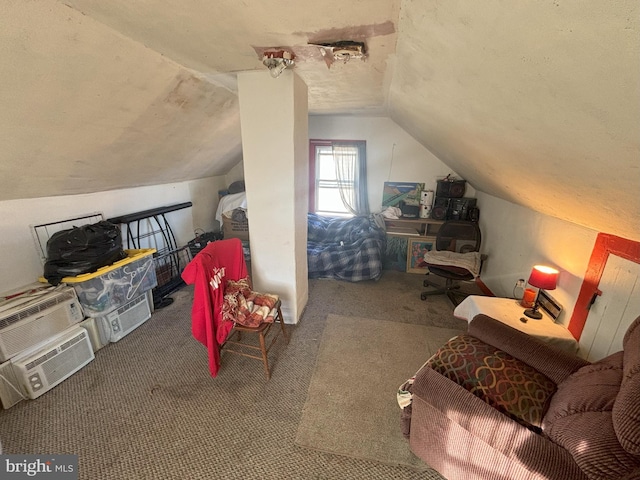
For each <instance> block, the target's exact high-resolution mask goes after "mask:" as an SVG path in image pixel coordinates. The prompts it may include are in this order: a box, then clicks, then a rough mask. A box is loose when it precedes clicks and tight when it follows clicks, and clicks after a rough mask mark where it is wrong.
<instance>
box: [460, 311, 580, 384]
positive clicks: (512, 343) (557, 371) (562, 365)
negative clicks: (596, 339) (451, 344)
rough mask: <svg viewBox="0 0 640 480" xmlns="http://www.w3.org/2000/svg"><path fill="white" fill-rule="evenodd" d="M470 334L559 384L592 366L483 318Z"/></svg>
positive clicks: (479, 317) (474, 323)
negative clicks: (573, 374)
mask: <svg viewBox="0 0 640 480" xmlns="http://www.w3.org/2000/svg"><path fill="white" fill-rule="evenodd" d="M468 333H469V335H472V336H474V337H476V338H477V339H479V340H482V341H483V342H485V343H488V344H489V345H492V346H494V347H496V348H499V349H500V350H502V351H504V352H507V353H508V354H509V355H511V356H513V357H515V358H517V359H518V360H521V361H523V362H524V363H526V364H527V365H530V366H532V367H533V368H535V369H536V370H538V371H539V372H541V373H543V374H545V375H546V376H547V377H549V378H550V379H551V380H553V381H554V382H555V383H556V384H559V383H561V382H562V381H563V380H564V379H565V378H567V377H568V376H569V375H571V374H572V373H573V372H575V371H576V370H578V369H579V368H581V367H584V366H585V365H589V363H590V362H588V361H586V360H584V359H582V358H580V357H578V356H576V355H571V354H569V353H567V352H563V351H562V350H559V349H557V348H555V347H553V346H551V345H547V344H546V343H544V342H543V341H542V340H539V339H537V338H535V337H532V336H530V335H527V334H526V333H524V332H521V331H519V330H516V329H515V328H513V327H510V326H509V325H506V324H504V323H502V322H500V321H498V320H496V319H494V318H491V317H489V316H487V315H483V314H480V315H476V316H475V317H474V318H473V320H471V323H470V324H469V330H468Z"/></svg>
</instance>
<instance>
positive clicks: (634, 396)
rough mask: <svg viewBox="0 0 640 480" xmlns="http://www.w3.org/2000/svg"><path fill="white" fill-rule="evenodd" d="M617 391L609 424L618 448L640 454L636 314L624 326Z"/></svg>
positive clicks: (638, 321) (639, 329)
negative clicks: (632, 319)
mask: <svg viewBox="0 0 640 480" xmlns="http://www.w3.org/2000/svg"><path fill="white" fill-rule="evenodd" d="M623 348H624V357H623V372H622V382H621V386H620V392H619V393H618V396H617V397H616V401H615V403H614V405H613V427H614V428H615V431H616V434H617V435H618V440H619V441H620V444H621V445H622V447H623V448H624V449H625V450H626V451H627V452H629V453H633V454H634V455H640V317H638V318H637V319H636V320H635V321H634V322H633V323H632V324H631V325H630V326H629V328H628V329H627V333H626V334H625V336H624V340H623Z"/></svg>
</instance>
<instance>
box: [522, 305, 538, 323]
mask: <svg viewBox="0 0 640 480" xmlns="http://www.w3.org/2000/svg"><path fill="white" fill-rule="evenodd" d="M524 314H525V315H526V316H527V317H529V318H533V319H535V320H540V319H541V318H542V314H541V313H540V312H539V311H538V309H537V308H527V309H526V310H525V311H524Z"/></svg>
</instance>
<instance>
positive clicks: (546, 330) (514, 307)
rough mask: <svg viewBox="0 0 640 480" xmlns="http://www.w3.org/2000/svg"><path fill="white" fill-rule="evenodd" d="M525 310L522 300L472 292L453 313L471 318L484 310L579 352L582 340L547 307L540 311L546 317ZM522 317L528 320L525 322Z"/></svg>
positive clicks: (522, 328)
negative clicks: (556, 320) (539, 316)
mask: <svg viewBox="0 0 640 480" xmlns="http://www.w3.org/2000/svg"><path fill="white" fill-rule="evenodd" d="M524 310H525V308H524V307H522V306H521V305H520V302H518V300H514V299H512V298H498V297H483V296H478V295H470V296H468V297H467V298H465V299H464V300H463V301H462V302H461V303H460V305H458V306H457V307H456V308H455V310H454V311H453V315H454V316H455V317H457V318H461V319H463V320H466V321H468V322H471V320H473V317H475V316H476V315H478V314H480V313H483V314H485V315H488V316H490V317H492V318H495V319H496V320H499V321H501V322H502V323H505V324H507V325H509V326H510V327H513V328H515V329H517V330H520V331H521V332H524V333H526V334H528V335H531V336H532V337H536V338H538V339H539V340H542V341H543V342H546V343H548V344H550V345H553V346H554V347H557V348H560V349H561V350H564V351H566V352H568V353H571V354H576V353H577V352H578V342H577V341H576V339H575V338H573V335H571V333H570V332H569V330H567V329H566V328H565V327H564V326H562V325H560V324H558V323H555V322H554V321H553V320H552V319H551V317H549V316H548V315H547V314H546V313H545V312H543V311H540V313H542V319H541V320H535V319H533V318H529V317H527V316H525V315H524ZM521 317H524V318H526V319H527V322H526V323H525V322H521V321H520V318H521Z"/></svg>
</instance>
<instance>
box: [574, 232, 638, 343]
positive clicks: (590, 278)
mask: <svg viewBox="0 0 640 480" xmlns="http://www.w3.org/2000/svg"><path fill="white" fill-rule="evenodd" d="M610 254H613V255H617V256H619V257H622V258H625V259H627V260H630V261H632V262H635V263H640V242H634V241H633V240H627V239H625V238H621V237H616V236H615V235H610V234H607V233H599V234H598V237H597V238H596V243H595V245H594V247H593V251H592V252H591V258H590V260H589V265H588V266H587V271H586V273H585V275H584V280H583V281H582V287H581V288H580V293H579V294H578V299H577V300H576V305H575V307H574V308H573V314H572V315H571V320H570V321H569V326H568V327H567V328H568V329H569V331H570V332H571V334H572V335H573V336H574V337H575V338H576V339H579V338H580V335H582V330H583V329H584V325H585V323H587V317H588V316H589V307H590V304H591V299H592V298H593V295H595V294H596V292H598V291H599V290H598V285H599V283H600V279H601V278H602V272H604V268H605V266H606V264H607V260H608V258H609V255H610Z"/></svg>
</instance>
